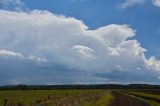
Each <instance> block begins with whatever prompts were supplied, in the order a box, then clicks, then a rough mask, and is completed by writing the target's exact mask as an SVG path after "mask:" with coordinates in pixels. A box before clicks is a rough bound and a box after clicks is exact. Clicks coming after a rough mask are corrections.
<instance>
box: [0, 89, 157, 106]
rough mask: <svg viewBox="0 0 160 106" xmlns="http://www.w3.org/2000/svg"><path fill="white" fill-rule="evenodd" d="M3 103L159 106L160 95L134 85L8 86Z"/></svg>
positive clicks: (1, 95)
mask: <svg viewBox="0 0 160 106" xmlns="http://www.w3.org/2000/svg"><path fill="white" fill-rule="evenodd" d="M152 92H153V93H152ZM154 92H157V93H154ZM0 106H160V95H159V90H144V91H143V90H133V89H132V90H8V91H0Z"/></svg>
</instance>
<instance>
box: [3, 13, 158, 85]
mask: <svg viewBox="0 0 160 106" xmlns="http://www.w3.org/2000/svg"><path fill="white" fill-rule="evenodd" d="M135 33H136V31H135V30H134V29H132V28H131V27H130V26H128V25H116V24H111V25H106V26H103V27H100V28H97V29H95V30H89V29H88V26H86V25H85V24H84V23H83V21H80V20H77V19H75V18H72V17H65V16H62V15H59V16H58V15H55V14H53V13H51V12H48V11H40V10H33V11H30V12H13V11H6V10H0V73H2V74H1V75H0V84H5V83H8V84H11V83H15V82H16V83H26V84H55V83H109V82H126V83H129V82H146V83H147V82H150V83H153V82H155V83H157V82H158V81H159V76H160V62H159V60H157V59H156V58H154V57H151V58H150V59H147V58H146V57H145V53H144V52H145V51H146V49H144V48H143V47H141V45H140V43H139V42H138V41H137V40H136V39H133V40H131V39H129V38H132V37H133V36H135ZM4 57H5V58H4ZM13 57H14V58H13Z"/></svg>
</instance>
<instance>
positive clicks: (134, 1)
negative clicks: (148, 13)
mask: <svg viewBox="0 0 160 106" xmlns="http://www.w3.org/2000/svg"><path fill="white" fill-rule="evenodd" d="M147 1H148V2H149V3H150V4H152V5H154V6H157V7H160V0H126V1H125V2H124V3H122V4H121V5H120V8H122V9H127V8H129V7H132V6H135V5H142V4H144V3H146V2H147Z"/></svg>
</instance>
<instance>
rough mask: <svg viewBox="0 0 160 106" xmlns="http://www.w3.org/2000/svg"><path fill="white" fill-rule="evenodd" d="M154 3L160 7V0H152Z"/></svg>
mask: <svg viewBox="0 0 160 106" xmlns="http://www.w3.org/2000/svg"><path fill="white" fill-rule="evenodd" d="M152 3H153V5H155V6H157V7H160V0H152Z"/></svg>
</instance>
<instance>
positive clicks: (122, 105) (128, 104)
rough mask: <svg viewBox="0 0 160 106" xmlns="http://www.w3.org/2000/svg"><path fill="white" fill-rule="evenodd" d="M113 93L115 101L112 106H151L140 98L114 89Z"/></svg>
mask: <svg viewBox="0 0 160 106" xmlns="http://www.w3.org/2000/svg"><path fill="white" fill-rule="evenodd" d="M112 94H113V96H114V101H113V102H112V104H111V106H149V105H148V104H147V103H145V102H143V101H141V100H139V99H136V98H133V97H131V96H127V95H124V94H121V93H119V92H116V91H113V92H112Z"/></svg>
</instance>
